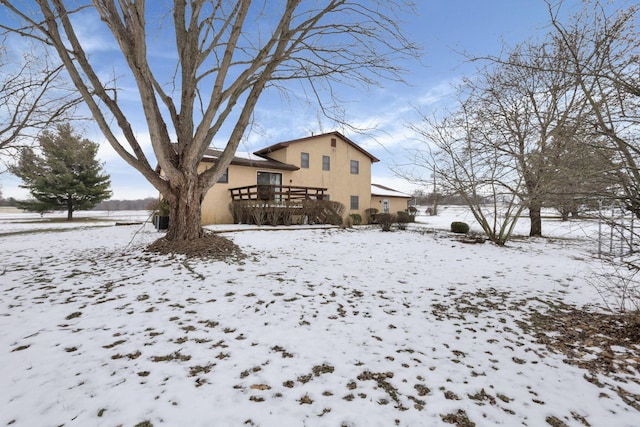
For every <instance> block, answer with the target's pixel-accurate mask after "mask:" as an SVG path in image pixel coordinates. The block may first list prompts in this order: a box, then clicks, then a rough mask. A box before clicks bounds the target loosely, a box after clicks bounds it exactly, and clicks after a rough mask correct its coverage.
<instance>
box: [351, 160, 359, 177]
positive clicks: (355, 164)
mask: <svg viewBox="0 0 640 427" xmlns="http://www.w3.org/2000/svg"><path fill="white" fill-rule="evenodd" d="M359 173H360V162H359V161H357V160H351V174H352V175H358V174H359Z"/></svg>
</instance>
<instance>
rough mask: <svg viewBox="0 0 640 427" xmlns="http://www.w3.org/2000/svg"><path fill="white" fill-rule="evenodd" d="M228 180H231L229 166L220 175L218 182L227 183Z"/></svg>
mask: <svg viewBox="0 0 640 427" xmlns="http://www.w3.org/2000/svg"><path fill="white" fill-rule="evenodd" d="M228 182H229V168H226V169H225V170H224V173H223V174H222V175H220V178H218V183H220V184H227V183H228Z"/></svg>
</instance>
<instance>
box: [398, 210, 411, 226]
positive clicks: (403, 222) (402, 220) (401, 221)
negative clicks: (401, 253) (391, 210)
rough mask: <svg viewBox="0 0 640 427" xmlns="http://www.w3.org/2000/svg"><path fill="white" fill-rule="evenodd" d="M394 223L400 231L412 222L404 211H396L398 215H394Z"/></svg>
mask: <svg viewBox="0 0 640 427" xmlns="http://www.w3.org/2000/svg"><path fill="white" fill-rule="evenodd" d="M396 221H397V223H398V228H399V229H400V230H406V229H407V224H408V223H410V222H412V221H411V217H410V216H409V214H408V213H407V212H405V211H398V214H397V215H396Z"/></svg>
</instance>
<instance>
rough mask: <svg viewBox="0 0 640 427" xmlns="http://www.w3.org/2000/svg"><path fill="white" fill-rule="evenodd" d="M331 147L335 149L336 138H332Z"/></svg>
mask: <svg viewBox="0 0 640 427" xmlns="http://www.w3.org/2000/svg"><path fill="white" fill-rule="evenodd" d="M331 146H332V147H334V148H335V146H336V139H335V138H331Z"/></svg>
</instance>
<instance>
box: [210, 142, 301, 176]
mask: <svg viewBox="0 0 640 427" xmlns="http://www.w3.org/2000/svg"><path fill="white" fill-rule="evenodd" d="M221 155H222V151H221V150H214V149H213V148H208V149H207V150H206V151H205V152H204V157H203V158H202V161H203V162H211V163H215V162H216V160H218V159H219V158H220V156H221ZM231 164H232V165H238V166H251V167H254V168H265V169H277V170H285V171H295V170H298V169H300V168H299V167H298V166H296V165H291V164H288V163H282V162H279V161H277V160H272V159H251V158H244V157H240V156H233V159H232V160H231Z"/></svg>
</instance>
